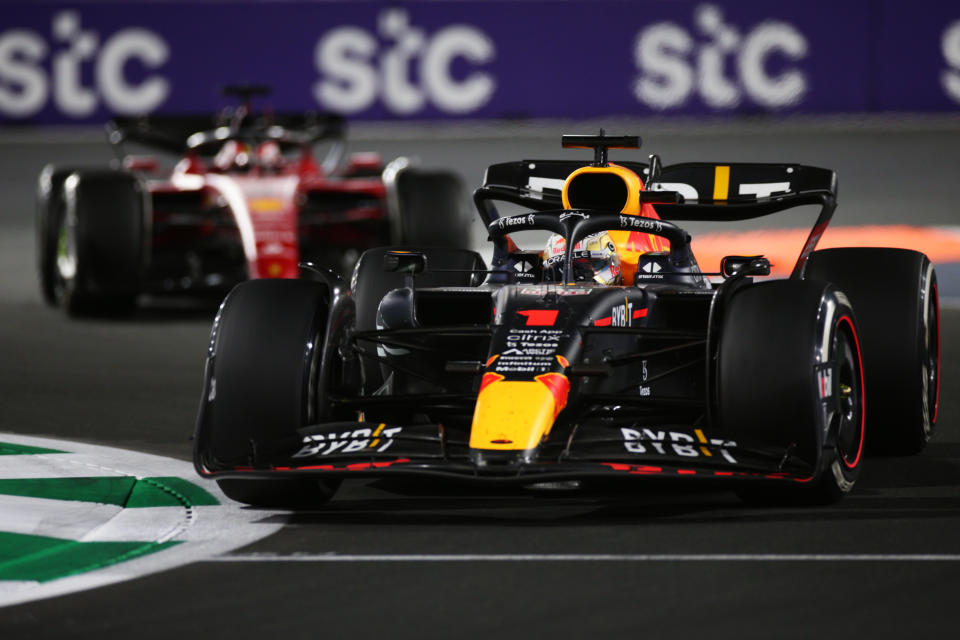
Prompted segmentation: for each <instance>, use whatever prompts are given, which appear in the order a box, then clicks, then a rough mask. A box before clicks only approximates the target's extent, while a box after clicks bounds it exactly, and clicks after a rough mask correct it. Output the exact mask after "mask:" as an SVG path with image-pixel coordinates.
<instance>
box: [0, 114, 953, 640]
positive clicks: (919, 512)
mask: <svg viewBox="0 0 960 640" xmlns="http://www.w3.org/2000/svg"><path fill="white" fill-rule="evenodd" d="M568 128H569V127H563V126H559V125H558V126H557V128H556V130H551V129H550V128H549V127H547V128H546V129H544V128H543V127H538V128H537V129H535V130H531V131H527V132H525V131H524V130H523V129H517V130H516V131H515V132H514V134H513V135H504V134H503V132H497V133H495V134H494V133H492V132H491V130H489V129H488V130H479V131H478V132H476V133H477V137H476V138H475V139H467V138H463V137H459V136H456V135H449V131H447V132H446V134H445V133H444V132H443V131H440V132H432V131H429V130H425V131H424V132H423V134H422V135H410V136H406V137H401V138H402V139H394V140H388V141H377V140H376V136H377V134H376V132H375V131H374V132H373V133H370V132H368V133H367V135H366V139H365V140H364V141H363V143H362V144H358V145H355V146H357V147H361V148H376V149H379V150H381V151H382V152H383V153H384V155H385V156H388V157H391V156H393V155H397V154H399V153H405V154H409V153H414V154H417V155H419V156H420V157H421V159H422V160H423V163H424V165H426V166H450V167H455V168H457V169H458V170H460V171H461V172H462V173H463V174H464V176H465V177H466V179H467V180H468V181H469V182H470V183H472V184H476V183H477V182H478V181H479V180H480V178H481V176H482V170H483V167H484V166H485V165H486V164H488V163H490V162H495V161H500V160H507V159H518V158H521V157H528V158H529V157H548V158H549V157H560V154H561V153H563V152H562V151H561V150H560V149H559V134H560V133H562V132H564V129H568ZM566 132H570V131H566ZM576 132H578V133H580V132H586V131H582V130H578V131H576ZM636 132H637V133H641V134H644V133H646V134H647V136H646V138H647V144H646V145H645V148H646V149H647V150H649V151H657V152H659V153H661V154H662V155H663V156H664V160H665V161H666V162H667V163H672V162H680V161H692V160H720V161H723V160H726V161H737V160H742V161H746V160H756V161H778V160H783V161H795V162H804V163H809V164H818V165H822V166H828V167H833V168H835V169H837V170H838V172H839V175H840V185H841V191H840V207H839V209H838V212H837V214H836V217H835V224H840V225H858V224H877V223H883V224H891V223H898V222H907V223H911V224H922V225H955V224H957V213H956V211H957V207H956V201H957V168H958V167H960V127H958V126H956V124H954V123H947V124H943V123H940V124H934V125H930V126H927V125H924V124H923V123H920V124H914V125H897V126H891V127H887V126H886V124H884V123H879V124H878V123H873V124H870V125H867V126H860V125H856V124H850V123H847V124H844V125H841V126H818V125H816V124H805V125H802V126H798V127H779V126H764V125H762V124H754V125H749V126H746V127H737V128H734V129H727V128H724V127H723V126H719V125H718V126H710V127H701V128H699V129H697V130H694V131H686V130H684V128H683V127H673V128H672V129H671V130H670V131H668V132H667V133H664V134H660V135H655V134H650V133H649V132H648V131H645V130H638V131H636ZM616 133H633V131H622V132H621V131H617V132H616ZM42 138H43V137H40V138H36V137H31V136H27V137H26V138H23V139H21V138H20V137H17V136H12V135H9V132H5V131H2V130H0V431H10V432H14V433H21V434H27V435H38V436H52V437H60V438H67V439H73V440H81V441H86V442H91V443H97V444H106V445H110V446H115V447H122V448H129V449H136V450H140V451H145V452H148V453H154V454H162V455H166V456H170V457H174V458H180V459H184V460H187V459H189V456H190V443H189V441H188V437H189V435H190V432H191V430H192V426H193V421H194V414H195V411H196V407H197V403H198V399H199V393H200V383H201V374H202V367H203V356H204V347H205V343H206V340H207V337H208V330H209V324H210V320H211V318H212V310H211V309H210V308H209V307H208V308H171V307H169V306H164V305H154V306H152V307H150V308H147V309H144V310H141V311H140V312H138V314H137V315H136V316H134V317H133V318H129V319H123V320H83V321H76V320H68V319H67V318H65V317H64V316H63V315H62V314H61V313H58V312H55V311H53V310H51V309H48V308H46V307H44V306H43V304H42V302H41V300H40V296H39V293H38V291H37V287H36V278H35V274H34V267H33V265H34V249H33V236H32V211H33V186H34V181H35V177H36V175H37V173H38V171H39V170H40V168H41V166H42V165H43V164H44V163H46V162H59V163H71V164H73V163H77V162H78V161H79V162H81V163H88V162H89V163H96V162H99V161H101V160H107V159H108V158H109V155H108V152H107V150H106V148H105V145H102V144H101V143H99V142H87V141H83V140H81V141H77V142H74V143H70V144H66V143H57V142H55V141H52V140H54V138H51V139H47V140H44V139H42ZM568 153H569V152H568ZM633 157H645V155H642V154H641V155H637V156H633ZM780 224H782V226H791V227H792V226H802V225H803V224H806V221H804V222H802V223H797V222H795V221H790V222H788V223H780ZM947 272H949V268H947V269H945V275H946V273H947ZM878 278H882V274H878ZM941 282H942V283H943V285H942V288H943V289H944V295H948V296H960V287H955V286H954V287H952V288H951V286H948V285H947V283H946V279H945V278H944V277H943V276H941ZM942 323H943V334H942V338H943V345H944V349H943V367H942V379H943V387H942V394H941V398H942V406H941V411H940V422H939V425H938V431H937V433H936V436H935V438H934V440H933V441H932V442H931V444H930V445H929V446H928V448H927V449H926V450H925V451H924V453H922V454H921V455H919V456H917V457H913V458H876V457H873V458H869V459H867V460H866V464H865V467H864V469H863V474H862V476H861V480H860V482H859V483H858V484H857V487H856V489H855V491H854V493H853V494H852V495H851V496H849V497H847V498H846V499H845V500H843V501H842V502H841V503H839V504H838V505H836V506H833V507H829V508H750V507H746V506H744V505H742V504H741V503H740V502H738V500H737V499H736V498H735V497H734V496H733V495H732V494H727V493H722V492H709V493H703V492H679V491H667V490H664V489H662V488H647V487H644V486H642V485H641V486H636V487H633V488H632V489H631V491H629V492H626V493H621V494H617V495H613V496H594V495H586V496H584V495H576V494H573V495H571V494H561V495H539V494H535V493H532V492H513V493H500V494H498V493H496V492H485V491H463V490H461V489H459V488H452V487H441V486H436V485H435V484H434V485H430V484H404V485H387V484H381V483H363V482H360V481H353V482H348V483H346V484H345V485H344V487H343V489H342V490H341V492H340V493H339V494H338V495H337V497H336V499H335V500H334V501H333V502H332V503H331V504H330V505H329V506H328V507H326V508H323V509H320V510H316V511H310V512H305V513H300V514H297V515H294V516H293V517H292V518H290V520H289V522H288V523H287V525H286V526H285V527H284V528H283V529H282V530H281V531H280V532H279V533H277V534H275V535H274V536H272V537H270V538H267V539H266V540H263V541H261V542H258V543H256V544H254V545H252V546H250V547H247V548H245V549H242V550H238V551H237V552H234V553H233V554H229V555H227V556H226V557H223V558H220V559H219V561H209V562H201V563H197V564H193V565H189V566H186V567H181V568H177V569H173V570H170V571H166V572H163V573H159V574H154V575H151V576H148V577H145V578H141V579H137V580H133V581H129V582H124V583H120V584H116V585H112V586H109V587H104V588H100V589H95V590H92V591H87V592H83V593H77V594H73V595H68V596H62V597H57V598H52V599H48V600H43V601H37V602H32V603H27V604H23V605H18V606H12V607H8V608H4V609H0V637H2V638H4V639H13V638H28V637H29V638H43V637H58V638H70V637H85V638H87V637H143V638H153V637H156V638H160V637H164V638H169V637H175V636H177V635H183V634H189V635H190V636H200V635H203V636H204V637H213V638H220V637H231V638H238V637H243V638H246V637H251V638H262V637H277V636H280V635H282V636H284V637H307V636H310V637H317V636H321V635H322V636H326V637H331V638H340V637H347V636H350V637H384V636H390V637H401V638H405V637H450V636H459V637H501V638H502V637H546V636H548V635H549V636H553V637H599V636H601V635H612V634H616V635H626V634H628V633H629V634H630V635H645V636H648V637H664V636H667V635H676V636H679V637H689V636H692V635H693V634H702V635H706V636H714V637H743V638H752V637H778V638H794V637H795V638H809V637H812V636H813V634H814V633H818V634H823V635H825V636H826V637H839V636H848V637H864V638H866V637H870V638H876V637H904V636H909V637H932V636H933V635H934V634H937V635H940V634H942V633H951V631H950V630H951V629H954V630H955V629H956V626H957V623H958V622H960V614H958V612H957V607H956V593H957V592H958V589H960V402H958V398H957V393H956V391H957V381H958V380H960V364H958V363H960V310H958V308H957V307H955V306H953V307H951V308H945V309H944V310H943V312H942ZM262 517H263V518H265V519H274V518H282V517H284V515H283V514H281V513H276V512H269V511H264V512H263V515H262ZM330 554H336V555H335V556H333V557H331V555H330Z"/></svg>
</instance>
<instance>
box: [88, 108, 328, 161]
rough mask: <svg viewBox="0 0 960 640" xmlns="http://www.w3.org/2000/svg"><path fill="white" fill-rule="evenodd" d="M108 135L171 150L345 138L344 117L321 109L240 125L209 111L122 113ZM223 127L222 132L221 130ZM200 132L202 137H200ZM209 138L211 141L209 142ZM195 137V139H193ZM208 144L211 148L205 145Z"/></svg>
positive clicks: (119, 141) (118, 142)
mask: <svg viewBox="0 0 960 640" xmlns="http://www.w3.org/2000/svg"><path fill="white" fill-rule="evenodd" d="M106 129H107V139H108V140H109V141H110V143H111V144H113V145H115V146H119V145H122V144H124V143H126V142H133V143H137V144H142V145H145V146H148V147H152V148H154V149H158V150H160V151H166V152H168V153H175V154H179V153H183V152H185V151H186V150H187V149H188V148H191V149H193V150H194V151H196V152H199V153H203V152H205V151H206V152H208V153H211V154H212V153H215V152H216V151H217V150H218V149H219V148H220V145H221V144H222V143H223V141H224V140H225V139H228V138H231V137H238V138H244V139H262V140H268V139H271V140H276V141H277V142H278V143H279V144H281V145H287V146H301V145H309V144H313V143H315V142H319V141H320V140H324V139H328V138H336V139H340V138H343V137H344V135H345V132H346V123H345V120H344V119H343V117H341V116H338V115H333V114H318V113H310V112H308V113H305V114H304V113H278V114H272V113H271V114H263V115H261V116H258V117H256V118H253V117H249V118H245V119H244V120H243V123H242V125H240V127H239V128H231V127H229V126H228V125H226V124H224V122H223V121H222V118H219V119H218V118H214V117H211V116H209V115H175V116H138V117H127V116H121V117H117V118H114V119H113V120H111V121H110V122H108V123H107V126H106ZM221 131H223V133H221ZM197 136H199V138H198V137H197ZM207 138H209V142H210V143H211V144H210V145H206V144H205V143H206V142H208V140H207ZM191 139H192V140H191ZM206 147H209V148H206Z"/></svg>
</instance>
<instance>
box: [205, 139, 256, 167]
mask: <svg viewBox="0 0 960 640" xmlns="http://www.w3.org/2000/svg"><path fill="white" fill-rule="evenodd" d="M251 159H252V158H251V149H250V145H248V144H247V143H245V142H240V141H239V140H227V141H226V142H225V143H224V145H223V147H221V148H220V151H218V152H217V155H216V156H214V158H213V166H214V167H215V168H216V169H218V170H220V171H230V170H231V169H249V168H250V161H251Z"/></svg>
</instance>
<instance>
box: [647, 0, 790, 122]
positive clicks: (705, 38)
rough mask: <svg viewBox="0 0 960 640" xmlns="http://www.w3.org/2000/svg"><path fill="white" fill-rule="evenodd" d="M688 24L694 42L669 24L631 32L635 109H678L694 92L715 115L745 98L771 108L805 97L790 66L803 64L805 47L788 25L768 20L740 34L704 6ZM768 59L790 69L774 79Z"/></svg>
mask: <svg viewBox="0 0 960 640" xmlns="http://www.w3.org/2000/svg"><path fill="white" fill-rule="evenodd" d="M694 23H695V25H696V30H697V32H698V33H699V35H700V36H701V38H700V39H698V38H696V37H695V36H694V35H691V33H690V32H689V31H688V30H687V29H684V28H683V27H682V26H680V25H677V24H675V23H672V22H658V23H656V24H653V25H650V26H648V27H646V28H644V29H643V30H642V31H640V32H639V33H638V34H637V38H636V40H635V41H634V48H633V54H634V62H635V64H636V67H637V69H638V71H639V72H640V73H639V74H638V76H637V78H636V80H635V82H634V86H633V91H634V95H635V96H636V98H637V100H639V101H640V102H641V103H643V104H645V105H647V106H649V107H652V108H654V109H659V110H666V109H671V108H675V107H682V106H683V105H685V104H686V103H687V101H688V100H689V99H690V97H691V96H692V95H693V94H694V93H695V92H696V93H698V94H699V95H700V98H701V99H702V100H703V102H704V103H705V104H706V105H707V106H709V107H713V108H716V109H729V108H732V107H736V106H737V105H738V104H740V103H741V102H742V101H743V100H744V98H747V99H749V100H750V101H751V102H753V103H754V104H757V105H760V106H763V107H767V108H771V109H777V108H782V107H788V106H791V105H794V104H797V103H798V102H799V101H800V100H801V99H802V98H803V96H804V94H805V93H806V91H807V79H806V77H805V76H804V74H803V73H802V72H801V71H800V70H799V69H797V68H795V67H791V66H789V63H796V62H798V61H800V60H802V59H803V58H804V57H805V56H806V55H807V51H808V48H809V45H808V43H807V39H806V38H804V36H803V34H802V33H800V31H798V30H797V29H796V28H795V27H793V25H791V24H789V23H786V22H780V21H776V20H768V21H765V22H761V23H760V24H758V25H756V26H754V27H753V28H752V29H750V30H748V31H746V32H745V33H741V31H740V30H738V29H737V27H735V26H734V25H731V24H727V23H725V22H724V21H723V14H722V13H721V12H720V9H719V8H718V7H716V6H714V5H709V4H706V5H701V6H699V7H697V9H696V11H695V14H694ZM772 59H778V60H776V63H779V64H777V66H778V67H779V66H780V64H782V61H784V60H785V61H786V62H787V63H788V65H787V66H785V67H784V68H782V69H781V70H779V71H778V73H776V74H775V75H772V74H771V73H770V72H769V71H768V70H769V69H770V68H771V67H772V66H774V65H773V64H771V63H772V62H774V61H773V60H772ZM728 67H729V68H728ZM731 76H732V77H731Z"/></svg>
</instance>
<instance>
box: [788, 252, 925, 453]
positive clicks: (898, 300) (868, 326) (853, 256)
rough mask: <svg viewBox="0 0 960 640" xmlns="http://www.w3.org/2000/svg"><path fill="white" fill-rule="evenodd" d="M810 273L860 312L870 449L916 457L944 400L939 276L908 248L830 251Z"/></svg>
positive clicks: (813, 260)
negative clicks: (840, 294)
mask: <svg viewBox="0 0 960 640" xmlns="http://www.w3.org/2000/svg"><path fill="white" fill-rule="evenodd" d="M804 277H805V278H810V279H816V280H822V281H827V282H832V283H834V284H835V285H836V286H837V287H838V288H840V289H842V290H843V291H844V293H846V294H847V295H848V296H849V298H850V302H851V304H852V305H853V308H854V309H856V311H857V322H858V326H859V327H860V339H861V346H862V347H863V368H864V375H865V377H866V384H867V407H868V415H867V420H868V421H869V422H870V437H869V439H868V440H867V447H868V450H870V451H871V452H877V453H885V454H898V455H911V454H915V453H919V452H920V451H921V450H922V449H923V448H924V447H925V446H926V444H927V442H928V441H929V439H930V437H931V435H932V434H933V431H934V427H935V426H936V422H937V413H938V405H939V400H940V308H939V300H938V296H937V274H936V272H935V271H934V269H933V265H932V264H931V263H930V260H929V259H928V258H927V256H925V255H924V254H922V253H919V252H916V251H909V250H906V249H877V248H848V249H826V250H823V251H816V252H814V253H813V254H811V256H810V259H809V260H808V262H807V265H806V269H805V273H804Z"/></svg>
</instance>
